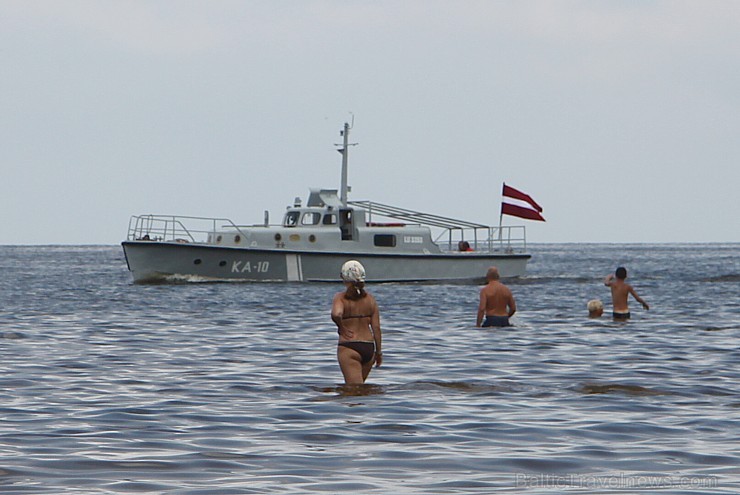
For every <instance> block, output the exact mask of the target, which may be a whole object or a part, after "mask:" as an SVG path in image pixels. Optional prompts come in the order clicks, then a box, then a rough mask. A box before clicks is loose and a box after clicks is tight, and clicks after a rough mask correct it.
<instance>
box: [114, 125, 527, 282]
mask: <svg viewBox="0 0 740 495" xmlns="http://www.w3.org/2000/svg"><path fill="white" fill-rule="evenodd" d="M350 128H351V127H350V125H349V124H347V123H345V124H344V130H343V131H341V132H340V135H341V136H343V138H344V139H343V144H341V145H338V146H341V148H339V149H338V151H339V152H340V153H341V154H342V171H341V173H342V175H341V185H340V190H339V191H338V190H337V189H310V191H309V196H308V199H307V201H306V203H305V205H304V204H302V202H301V200H300V198H296V200H295V201H294V203H293V205H292V206H289V207H288V208H287V211H286V213H285V215H284V217H283V220H282V223H281V224H280V225H271V224H270V222H269V214H268V212H265V218H264V222H263V223H262V224H256V225H240V224H237V223H234V222H232V221H231V220H229V219H227V218H205V217H188V216H172V215H134V216H132V217H131V219H130V220H129V226H128V235H127V238H126V240H125V241H123V242H122V246H123V251H124V253H125V256H126V262H127V264H128V269H129V270H130V271H131V273H132V275H133V280H134V283H168V282H209V281H254V282H328V281H331V282H335V281H337V280H338V278H339V269H340V267H341V266H342V264H343V263H344V262H345V261H347V260H349V259H356V260H358V261H360V262H361V263H362V264H363V265H364V266H365V268H366V269H367V273H368V275H369V280H371V281H372V282H453V281H454V282H473V281H480V280H482V279H483V277H484V276H485V273H486V270H487V269H488V267H490V266H492V265H495V266H497V267H498V269H499V272H500V274H501V276H502V277H517V276H521V275H524V273H525V269H526V265H527V261H528V260H529V259H530V257H531V255H530V254H528V253H527V252H526V235H525V228H524V226H511V227H502V226H501V225H499V226H497V227H496V226H489V225H484V224H479V223H475V222H468V221H463V220H456V219H453V218H448V217H444V216H439V215H434V214H428V213H423V212H419V211H414V210H409V209H405V208H399V207H396V206H391V205H387V204H382V203H376V202H372V201H350V200H349V199H348V197H347V196H348V191H349V188H348V186H347V160H348V150H349V146H350V143H349V141H348V139H349V131H350Z"/></svg>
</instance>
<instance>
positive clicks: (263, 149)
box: [0, 0, 740, 245]
mask: <svg viewBox="0 0 740 495" xmlns="http://www.w3.org/2000/svg"><path fill="white" fill-rule="evenodd" d="M0 46H2V49H0V65H1V66H2V77H0V177H1V178H2V179H1V180H0V206H2V218H3V220H2V229H0V244H17V245H28V244H30V245H35V244H83V245H84V244H103V245H114V244H117V243H120V242H121V241H122V240H124V239H125V237H126V234H127V230H128V222H129V218H130V216H131V215H138V214H149V213H154V214H170V215H191V216H204V217H225V218H230V219H231V220H233V221H234V222H235V223H237V224H252V223H261V222H262V221H263V219H264V211H265V210H269V212H270V219H271V221H272V222H279V221H280V219H281V216H282V214H283V212H284V211H285V207H286V206H288V205H289V204H292V202H293V199H294V198H295V197H301V198H303V199H304V201H305V198H306V197H307V194H308V190H309V188H319V187H322V188H338V187H339V182H340V171H341V155H340V154H339V153H337V152H336V151H335V150H336V146H335V143H339V142H341V137H340V136H339V131H340V130H341V128H342V126H343V124H344V122H353V127H352V131H351V136H350V138H351V141H352V142H354V143H358V144H357V146H353V147H352V148H351V150H350V153H349V184H350V185H351V187H352V192H351V193H350V199H355V200H372V201H377V202H381V203H387V204H391V205H395V206H400V207H404V208H410V209H415V210H422V211H425V212H428V213H435V214H439V215H445V216H450V217H455V218H461V219H465V220H470V221H475V222H481V223H488V224H492V225H498V222H499V210H500V204H501V199H502V198H501V188H502V184H503V183H504V182H505V183H506V184H508V185H510V186H513V187H515V188H517V189H519V190H522V191H524V192H526V193H528V194H529V195H531V196H532V197H533V198H534V199H535V200H536V201H537V203H539V204H540V205H541V206H542V207H543V209H544V211H543V216H544V217H545V218H546V220H547V221H546V222H544V223H543V222H533V221H526V220H520V219H518V218H515V217H504V225H526V228H527V240H528V242H529V243H549V242H604V243H643V242H646V243H664V242H665V243H667V242H670V243H683V242H689V243H693V242H740V220H739V214H740V194H738V188H739V187H740V166H738V165H739V162H740V139H738V134H740V132H739V131H740V90H738V88H740V49H739V47H740V2H732V1H729V0H728V1H714V0H697V1H681V0H666V1H661V0H655V1H648V0H645V1H636V0H635V1H630V0H624V1H614V0H608V1H607V0H604V1H567V0H563V1H546V0H543V1H527V0H512V1H490V0H461V1H455V0H450V1H439V0H403V1H398V0H376V1H369V0H366V1H360V0H341V1H340V0H302V1H288V0H264V1H261V0H254V1H249V0H239V1H236V0H234V1H232V0H209V1H207V2H205V1H189V0H160V1H157V0H148V1H144V0H141V1H127V0H116V1H109V0H65V1H55V0H46V1H39V0H19V1H16V0H2V1H1V2H0ZM353 119H354V120H353Z"/></svg>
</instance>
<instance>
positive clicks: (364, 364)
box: [331, 260, 383, 385]
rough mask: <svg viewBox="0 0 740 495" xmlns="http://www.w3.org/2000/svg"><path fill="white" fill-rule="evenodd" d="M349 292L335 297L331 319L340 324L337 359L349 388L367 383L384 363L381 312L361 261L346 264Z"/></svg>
mask: <svg viewBox="0 0 740 495" xmlns="http://www.w3.org/2000/svg"><path fill="white" fill-rule="evenodd" d="M341 277H342V281H343V282H344V286H345V290H344V291H343V292H339V293H337V294H336V295H335V296H334V300H333V302H332V307H331V319H332V321H334V323H335V324H336V325H337V332H338V333H339V341H338V342H337V360H338V361H339V367H340V368H341V370H342V375H344V382H345V383H346V384H348V385H357V384H362V383H365V380H366V379H367V376H368V375H369V374H370V370H371V369H372V367H373V364H375V366H380V365H381V364H382V363H383V352H382V341H383V339H382V334H381V331H380V313H379V311H378V303H377V302H376V301H375V298H374V297H373V296H372V295H371V294H369V293H368V292H367V291H365V268H364V267H363V266H362V264H361V263H360V262H359V261H355V260H350V261H347V262H346V263H345V264H344V265H342V270H341Z"/></svg>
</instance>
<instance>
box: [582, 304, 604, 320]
mask: <svg viewBox="0 0 740 495" xmlns="http://www.w3.org/2000/svg"><path fill="white" fill-rule="evenodd" d="M586 307H587V308H588V317H589V318H600V317H601V315H602V314H604V303H602V302H601V301H600V300H599V299H591V300H590V301H589V302H588V304H587V305H586Z"/></svg>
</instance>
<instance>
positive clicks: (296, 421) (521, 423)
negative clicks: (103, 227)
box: [0, 244, 740, 495]
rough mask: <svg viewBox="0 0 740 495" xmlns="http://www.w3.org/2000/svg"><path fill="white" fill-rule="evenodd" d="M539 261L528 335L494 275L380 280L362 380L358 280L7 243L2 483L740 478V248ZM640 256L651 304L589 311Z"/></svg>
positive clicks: (162, 489) (72, 487)
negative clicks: (343, 370) (204, 277)
mask: <svg viewBox="0 0 740 495" xmlns="http://www.w3.org/2000/svg"><path fill="white" fill-rule="evenodd" d="M532 253H533V260H532V262H531V264H530V267H529V274H528V276H527V277H525V278H523V279H520V280H516V281H511V282H509V285H510V287H511V288H512V290H513V292H514V295H515V297H516V298H517V302H518V305H519V312H518V313H517V315H516V316H515V317H514V319H513V322H514V323H515V325H516V327H514V328H511V329H506V330H501V329H499V330H490V329H476V328H475V327H474V326H473V324H474V322H475V310H476V304H477V291H478V287H476V286H465V285H415V284H405V285H404V284H382V285H372V284H371V285H370V291H371V292H373V293H374V294H375V295H376V297H377V299H378V302H379V305H380V307H381V315H382V324H383V335H384V354H385V361H384V365H383V367H381V368H379V369H374V370H373V372H372V373H371V374H370V378H369V380H368V384H367V385H365V386H364V387H360V388H355V389H350V388H344V387H342V386H340V383H341V374H340V372H339V369H338V367H337V364H336V361H335V354H334V353H335V342H336V332H335V329H334V328H333V325H332V324H331V321H330V319H329V315H328V313H329V306H330V301H331V296H332V295H333V293H334V292H336V291H338V290H339V289H340V287H339V284H337V285H332V284H318V285H302V284H184V285H157V286H136V285H133V284H132V283H131V281H130V276H129V274H128V272H127V270H126V265H125V260H124V259H123V256H122V252H121V250H120V248H118V247H107V246H106V247H0V270H1V272H0V301H2V307H1V308H0V399H1V400H0V492H2V493H4V494H5V493H7V494H16V493H19V494H20V493H23V494H64V493H74V494H88V493H96V494H97V493H163V494H164V493H166V494H187V495H195V494H206V493H208V494H212V493H219V494H249V493H288V494H290V493H342V492H348V491H355V492H359V493H377V494H386V493H418V494H428V493H493V492H497V493H498V492H501V493H524V492H526V493H548V494H552V493H562V492H566V491H568V492H570V491H572V492H576V493H620V494H621V493H633V492H638V491H640V492H645V493H648V492H654V491H655V490H656V489H660V490H661V491H660V493H669V494H679V493H738V492H740V468H739V467H738V466H740V440H739V438H738V431H740V428H739V427H740V387H738V381H739V379H740V369H739V367H738V362H739V361H740V350H739V348H738V337H739V336H740V297H739V296H740V291H739V290H738V288H739V287H740V267H739V266H738V259H739V258H740V256H739V255H740V245H738V244H730V245H716V244H715V245H686V246H683V245H670V246H665V245H652V246H648V245H636V246H624V245H618V246H617V245H539V246H533V247H532ZM617 264H624V265H626V266H627V268H628V270H629V273H630V278H629V281H631V282H632V283H633V285H634V286H635V288H636V289H637V291H638V293H639V294H640V295H641V296H643V298H645V299H646V300H647V301H648V302H649V303H650V305H651V310H650V311H648V312H646V311H643V310H642V309H641V308H639V305H637V304H634V303H633V304H632V312H633V319H632V320H631V321H629V322H627V323H615V322H612V321H611V319H610V318H602V319H600V320H589V319H588V318H587V317H586V309H585V306H586V301H588V300H589V299H592V298H594V297H599V298H601V299H603V300H604V301H607V302H608V299H609V297H608V290H607V288H605V287H604V286H603V284H602V282H601V280H602V278H603V276H604V275H605V274H606V273H607V272H610V271H612V270H613V269H614V268H615V267H616V266H617ZM368 275H369V277H370V278H372V274H371V273H370V274H368ZM610 309H611V308H610V305H609V304H607V310H610Z"/></svg>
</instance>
